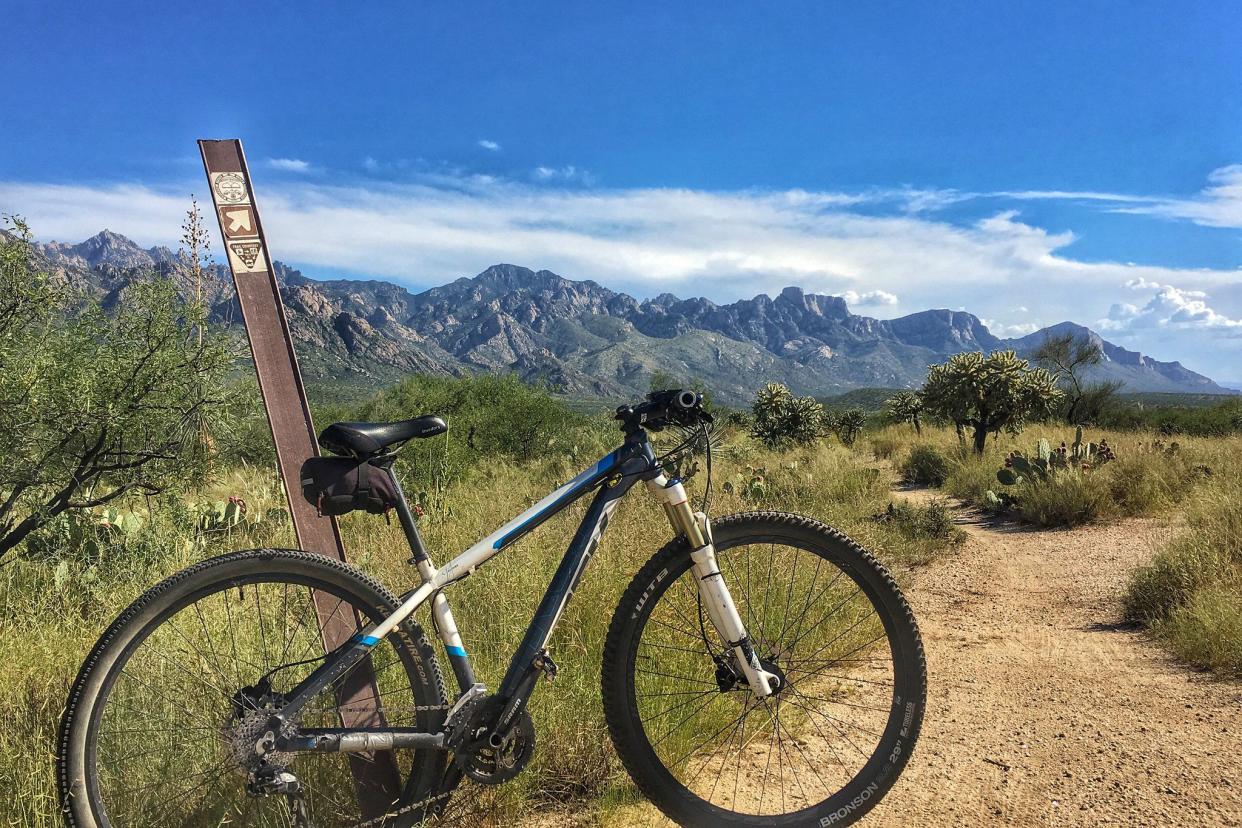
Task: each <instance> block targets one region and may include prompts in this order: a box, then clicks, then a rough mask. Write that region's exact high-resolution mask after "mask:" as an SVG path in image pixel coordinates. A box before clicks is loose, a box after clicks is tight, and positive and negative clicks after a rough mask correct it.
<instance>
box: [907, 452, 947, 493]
mask: <svg viewBox="0 0 1242 828" xmlns="http://www.w3.org/2000/svg"><path fill="white" fill-rule="evenodd" d="M948 477H949V459H948V458H947V457H945V456H944V454H942V453H941V452H940V451H939V450H938V449H937V448H935V447H934V446H928V445H921V446H915V447H914V448H913V449H911V450H910V455H909V456H908V457H907V458H906V460H905V462H904V463H902V464H901V479H902V480H904V481H906V482H907V483H917V484H919V485H922V486H943V485H944V482H945V480H947V479H948Z"/></svg>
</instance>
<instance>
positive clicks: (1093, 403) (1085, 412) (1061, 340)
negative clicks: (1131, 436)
mask: <svg viewBox="0 0 1242 828" xmlns="http://www.w3.org/2000/svg"><path fill="white" fill-rule="evenodd" d="M1032 357H1033V358H1034V360H1035V363H1036V364H1037V365H1041V366H1043V367H1044V368H1047V369H1048V370H1049V371H1051V372H1052V375H1053V377H1055V378H1056V381H1057V385H1058V386H1059V387H1060V388H1061V390H1062V391H1063V392H1064V393H1065V401H1064V407H1063V409H1062V413H1063V415H1064V417H1065V422H1066V423H1068V424H1069V425H1081V424H1082V423H1084V422H1087V421H1089V420H1093V419H1095V418H1096V417H1098V416H1099V414H1100V411H1101V410H1102V409H1103V408H1104V406H1106V405H1107V404H1108V403H1109V402H1110V401H1112V399H1113V398H1114V397H1115V396H1116V395H1117V392H1118V391H1119V390H1120V389H1121V386H1122V383H1120V382H1117V381H1115V380H1109V381H1105V382H1093V383H1088V382H1087V380H1086V374H1087V371H1088V370H1089V369H1090V368H1091V367H1092V366H1093V365H1099V364H1100V362H1101V361H1102V360H1103V359H1104V352H1103V350H1102V349H1101V348H1100V345H1099V343H1097V342H1093V341H1092V340H1091V339H1090V337H1086V336H1081V337H1080V336H1077V335H1076V334H1074V333H1073V332H1072V331H1067V332H1066V333H1063V334H1054V335H1052V336H1049V337H1047V338H1046V339H1045V340H1044V341H1043V342H1041V343H1040V345H1039V347H1038V348H1036V349H1035V353H1034V354H1032Z"/></svg>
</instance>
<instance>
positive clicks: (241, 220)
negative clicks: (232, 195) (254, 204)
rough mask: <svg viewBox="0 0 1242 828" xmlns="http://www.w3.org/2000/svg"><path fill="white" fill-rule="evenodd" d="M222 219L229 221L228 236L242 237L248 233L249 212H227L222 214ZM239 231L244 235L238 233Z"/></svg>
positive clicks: (249, 228)
mask: <svg viewBox="0 0 1242 828" xmlns="http://www.w3.org/2000/svg"><path fill="white" fill-rule="evenodd" d="M224 217H225V218H227V219H228V220H229V235H230V236H241V235H244V233H249V232H250V230H251V227H250V211H249V210H229V211H228V212H226V213H225V214H224ZM239 230H241V231H244V233H239V232H238V231H239Z"/></svg>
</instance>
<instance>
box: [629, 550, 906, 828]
mask: <svg viewBox="0 0 1242 828" xmlns="http://www.w3.org/2000/svg"><path fill="white" fill-rule="evenodd" d="M716 551H717V561H718V565H719V567H720V570H721V572H722V574H723V576H724V578H725V581H726V583H727V584H728V586H729V591H730V593H731V594H732V596H733V599H734V602H735V603H736V605H737V608H738V612H739V614H740V615H741V617H742V619H743V621H744V622H745V624H746V626H747V631H748V632H749V634H750V636H751V639H752V642H753V644H754V647H755V650H756V654H757V655H758V656H759V658H760V660H761V661H762V662H764V663H765V666H769V667H770V668H771V667H774V668H775V671H776V672H778V674H779V675H781V676H782V677H783V679H784V682H783V684H784V686H783V687H782V688H781V690H779V691H778V692H777V693H776V694H775V695H774V696H771V697H769V698H768V699H765V700H762V701H760V700H757V699H756V698H755V697H754V695H753V694H752V693H751V691H750V689H749V687H748V686H747V685H746V684H745V682H744V680H743V681H740V682H739V681H737V680H736V679H735V678H731V673H730V671H723V672H722V670H721V665H720V662H721V660H722V659H721V658H720V656H721V655H722V654H724V653H725V652H726V651H727V648H726V647H725V644H724V642H722V641H721V640H720V638H719V636H718V635H717V634H716V631H715V629H714V628H713V627H712V625H711V622H710V620H708V619H707V614H706V610H705V609H702V608H701V605H700V602H699V601H698V593H697V586H696V583H695V580H696V579H695V576H694V573H693V570H692V569H690V568H689V561H688V560H687V561H685V562H684V563H683V567H684V568H682V569H679V570H678V571H677V572H676V573H674V572H670V573H669V575H670V577H669V578H668V579H667V580H666V581H665V583H664V585H663V589H662V592H661V594H659V595H655V596H652V599H651V602H650V605H651V609H650V614H649V615H648V616H647V617H645V618H644V619H642V621H641V624H642V627H641V629H640V631H639V636H638V640H637V644H636V647H635V650H634V654H633V659H634V661H633V666H632V669H633V673H634V683H633V685H634V690H633V693H634V695H633V704H634V711H635V717H636V719H637V721H638V723H639V725H640V729H641V730H642V732H643V734H644V737H645V738H646V741H647V744H648V746H649V747H650V749H651V751H652V753H653V754H654V755H655V758H656V760H657V761H658V762H659V763H660V765H662V766H663V767H664V768H665V770H666V771H667V772H668V773H669V774H670V775H671V776H672V777H673V779H674V780H675V782H676V783H677V784H679V785H680V786H682V787H683V788H685V789H686V790H687V791H689V792H690V793H691V794H692V795H694V796H695V797H697V798H698V799H700V800H702V801H704V802H706V803H708V804H710V805H712V806H715V807H717V808H720V809H722V810H724V811H727V812H731V813H739V814H748V815H754V816H766V817H772V816H778V815H782V814H790V813H795V812H798V811H801V810H804V809H806V808H809V807H813V806H816V805H819V804H821V803H823V802H825V801H827V800H828V799H830V798H832V797H833V796H836V795H838V794H839V793H840V792H842V791H843V790H845V789H846V788H849V787H851V786H854V785H856V784H857V782H858V780H862V779H866V778H867V777H868V776H869V771H870V770H871V769H873V768H874V767H875V766H876V765H877V764H878V763H881V762H882V761H884V759H885V758H886V757H885V756H884V755H883V752H884V745H885V742H886V734H887V733H889V732H890V731H891V730H892V729H893V728H894V726H896V727H899V726H900V722H899V716H900V712H899V711H898V710H897V707H896V701H897V700H898V698H899V694H898V693H897V689H896V688H897V687H898V686H899V684H900V682H901V679H902V675H901V674H900V673H901V669H900V665H899V662H898V660H897V659H896V658H895V655H894V654H895V653H896V652H898V646H897V644H896V631H895V629H894V627H893V625H892V623H891V621H889V619H888V617H887V614H886V613H884V612H882V611H880V610H879V609H878V608H877V605H876V600H875V598H874V596H873V594H872V591H871V590H869V589H868V588H866V586H865V585H864V583H863V581H862V580H861V579H858V580H856V579H855V577H854V576H852V575H851V574H850V573H848V572H847V571H845V570H844V569H842V568H840V567H839V566H837V565H836V564H834V563H833V562H832V561H831V560H829V559H827V558H824V557H822V556H820V555H818V554H816V553H815V552H813V551H810V550H808V549H805V548H802V547H801V546H797V545H790V544H789V542H788V541H785V540H776V539H774V540H773V542H770V543H769V542H764V543H754V542H751V543H738V544H733V545H718V546H717V550H716ZM713 656H716V658H713ZM726 661H727V660H726ZM735 672H736V670H733V671H732V673H735Z"/></svg>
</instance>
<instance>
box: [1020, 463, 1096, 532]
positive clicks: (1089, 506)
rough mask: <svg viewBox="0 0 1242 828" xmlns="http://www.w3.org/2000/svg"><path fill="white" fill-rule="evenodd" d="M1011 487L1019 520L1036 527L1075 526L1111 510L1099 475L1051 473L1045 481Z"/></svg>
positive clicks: (1088, 521)
mask: <svg viewBox="0 0 1242 828" xmlns="http://www.w3.org/2000/svg"><path fill="white" fill-rule="evenodd" d="M1014 489H1015V490H1014V492H1013V496H1014V498H1015V500H1016V502H1017V504H1018V512H1019V514H1020V515H1021V516H1022V519H1023V520H1025V521H1028V522H1030V523H1034V524H1036V525H1037V526H1078V525H1081V524H1084V523H1091V522H1093V521H1096V520H1099V519H1100V518H1102V517H1105V516H1107V515H1110V514H1112V513H1113V512H1114V511H1115V509H1114V506H1113V503H1112V501H1111V499H1110V497H1109V491H1108V485H1107V482H1106V481H1105V480H1103V479H1102V478H1101V477H1100V476H1099V475H1091V474H1075V473H1072V472H1054V473H1053V474H1051V475H1049V476H1048V480H1047V481H1046V482H1042V483H1033V482H1028V483H1022V484H1019V485H1018V486H1016V487H1014Z"/></svg>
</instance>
